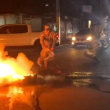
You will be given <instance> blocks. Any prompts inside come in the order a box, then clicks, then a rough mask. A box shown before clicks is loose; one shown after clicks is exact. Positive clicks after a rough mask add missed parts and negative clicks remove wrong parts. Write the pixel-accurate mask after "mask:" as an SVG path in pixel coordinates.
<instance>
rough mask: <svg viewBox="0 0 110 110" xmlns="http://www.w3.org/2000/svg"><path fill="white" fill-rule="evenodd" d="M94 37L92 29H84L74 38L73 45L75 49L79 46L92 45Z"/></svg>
mask: <svg viewBox="0 0 110 110" xmlns="http://www.w3.org/2000/svg"><path fill="white" fill-rule="evenodd" d="M92 41H93V36H92V35H91V33H90V29H88V28H87V29H82V30H80V31H79V32H78V33H76V34H75V36H73V37H72V42H71V44H72V45H73V46H74V47H75V46H77V45H91V44H92Z"/></svg>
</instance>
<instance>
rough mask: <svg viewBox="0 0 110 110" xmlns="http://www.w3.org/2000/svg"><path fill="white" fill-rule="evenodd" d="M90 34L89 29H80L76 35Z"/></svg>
mask: <svg viewBox="0 0 110 110" xmlns="http://www.w3.org/2000/svg"><path fill="white" fill-rule="evenodd" d="M85 34H90V29H81V30H80V31H79V32H78V33H77V34H76V35H85Z"/></svg>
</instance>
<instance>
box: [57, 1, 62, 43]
mask: <svg viewBox="0 0 110 110" xmlns="http://www.w3.org/2000/svg"><path fill="white" fill-rule="evenodd" d="M56 24H57V30H58V33H59V44H60V43H61V34H60V0H56Z"/></svg>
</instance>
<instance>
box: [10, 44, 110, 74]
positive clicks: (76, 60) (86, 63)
mask: <svg viewBox="0 0 110 110" xmlns="http://www.w3.org/2000/svg"><path fill="white" fill-rule="evenodd" d="M85 51H86V49H85V48H84V47H78V48H77V49H74V48H72V47H71V46H70V45H68V46H61V47H56V49H55V54H56V57H55V62H56V63H57V64H58V65H59V67H60V69H61V71H62V73H66V74H70V73H74V72H93V73H94V74H106V75H109V74H110V68H109V67H110V48H108V49H107V50H104V51H98V53H99V54H98V57H99V58H100V59H101V62H100V63H99V64H94V63H93V61H92V59H91V58H90V57H87V56H85V55H84V52H85ZM19 52H23V53H24V54H26V56H27V57H28V58H29V59H30V60H32V61H33V62H35V64H36V62H37V58H38V54H37V52H36V51H35V50H34V49H31V48H26V49H14V50H13V49H12V50H9V55H10V56H12V57H16V56H17V54H18V53H19Z"/></svg>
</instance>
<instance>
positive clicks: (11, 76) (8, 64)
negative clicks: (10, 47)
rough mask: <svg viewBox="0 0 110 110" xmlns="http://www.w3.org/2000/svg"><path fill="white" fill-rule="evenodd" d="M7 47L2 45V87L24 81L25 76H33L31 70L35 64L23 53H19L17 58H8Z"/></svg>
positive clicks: (0, 51) (0, 73)
mask: <svg viewBox="0 0 110 110" xmlns="http://www.w3.org/2000/svg"><path fill="white" fill-rule="evenodd" d="M4 49H5V46H4V45H2V44H0V85H2V84H10V83H13V82H15V81H18V80H23V79H24V78H25V76H33V72H32V71H31V70H30V69H31V67H32V66H33V62H32V61H30V60H29V59H28V58H27V57H26V56H25V55H24V54H23V53H19V54H18V56H17V58H16V59H15V58H11V57H9V56H8V57H7V56H6V55H8V53H7V52H5V51H4Z"/></svg>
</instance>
